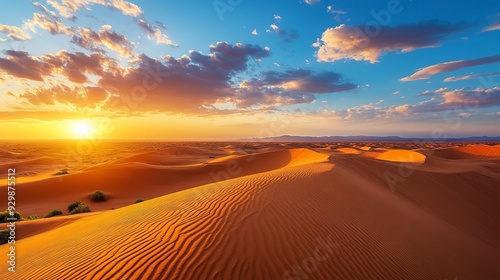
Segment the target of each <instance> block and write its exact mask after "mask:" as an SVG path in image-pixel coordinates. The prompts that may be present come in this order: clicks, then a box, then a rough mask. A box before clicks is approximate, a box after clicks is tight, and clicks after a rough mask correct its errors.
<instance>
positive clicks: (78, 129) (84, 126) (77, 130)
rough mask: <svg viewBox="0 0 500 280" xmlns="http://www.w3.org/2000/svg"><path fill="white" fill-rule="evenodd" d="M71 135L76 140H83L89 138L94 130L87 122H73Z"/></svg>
mask: <svg viewBox="0 0 500 280" xmlns="http://www.w3.org/2000/svg"><path fill="white" fill-rule="evenodd" d="M71 127H72V130H73V133H74V134H75V136H76V137H78V138H84V137H88V136H90V134H91V133H92V131H93V130H94V128H93V126H92V124H91V123H90V122H88V121H87V120H81V121H75V122H73V123H72V125H71Z"/></svg>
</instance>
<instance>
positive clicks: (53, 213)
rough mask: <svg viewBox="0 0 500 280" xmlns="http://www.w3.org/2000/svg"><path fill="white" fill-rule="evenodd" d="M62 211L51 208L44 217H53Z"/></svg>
mask: <svg viewBox="0 0 500 280" xmlns="http://www.w3.org/2000/svg"><path fill="white" fill-rule="evenodd" d="M62 214H63V212H61V211H60V210H52V211H50V213H49V214H47V216H45V218H50V217H54V216H57V215H62Z"/></svg>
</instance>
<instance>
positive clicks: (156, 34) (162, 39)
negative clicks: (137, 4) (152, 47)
mask: <svg viewBox="0 0 500 280" xmlns="http://www.w3.org/2000/svg"><path fill="white" fill-rule="evenodd" d="M138 24H139V27H140V28H142V29H143V30H144V31H146V32H147V33H148V38H149V39H155V40H156V43H157V44H165V45H170V46H172V47H177V44H174V43H173V42H172V40H170V39H169V38H168V36H167V35H166V34H163V33H162V32H161V30H160V28H158V27H156V26H153V25H151V24H149V23H148V22H147V21H146V20H144V19H139V21H138Z"/></svg>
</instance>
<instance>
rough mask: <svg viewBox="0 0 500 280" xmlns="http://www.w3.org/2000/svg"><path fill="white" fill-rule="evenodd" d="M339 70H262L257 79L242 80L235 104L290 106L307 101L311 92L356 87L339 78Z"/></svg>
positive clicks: (313, 99)
mask: <svg viewBox="0 0 500 280" xmlns="http://www.w3.org/2000/svg"><path fill="white" fill-rule="evenodd" d="M341 77H342V76H341V75H340V74H339V73H335V72H330V71H325V72H312V71H310V70H304V69H295V70H288V71H285V72H277V71H267V72H263V73H262V75H261V77H260V78H259V79H253V80H249V81H248V80H245V81H243V82H242V83H241V85H240V88H239V90H238V92H239V94H238V96H237V97H236V98H235V103H236V104H237V106H238V107H240V108H247V107H250V106H254V105H273V106H280V105H292V104H299V103H311V102H313V101H315V100H316V98H315V96H314V95H315V94H325V93H334V92H341V91H347V90H353V89H355V88H356V87H357V86H356V85H354V84H351V83H348V82H343V81H342V80H341Z"/></svg>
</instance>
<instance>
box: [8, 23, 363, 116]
mask: <svg viewBox="0 0 500 280" xmlns="http://www.w3.org/2000/svg"><path fill="white" fill-rule="evenodd" d="M103 28H104V29H109V27H103ZM209 50H210V52H209V54H203V53H201V52H198V51H190V52H189V54H188V55H183V56H181V57H179V58H174V57H171V56H168V55H167V56H165V57H163V58H160V59H154V58H150V57H148V56H147V55H145V54H141V55H138V56H136V57H135V58H134V59H133V60H130V61H129V65H128V66H127V67H124V66H119V65H118V64H117V61H116V60H114V59H110V58H108V57H106V56H105V55H103V54H102V53H97V52H96V53H93V54H91V55H86V54H84V53H79V52H78V53H68V52H66V51H60V52H58V53H56V54H47V55H41V56H31V55H29V54H28V53H26V52H18V51H6V52H5V53H6V54H7V57H6V58H0V73H1V74H0V76H5V75H10V76H13V77H16V78H18V79H21V80H23V79H26V80H31V81H37V82H43V84H42V85H40V86H31V87H29V88H27V89H26V90H25V91H24V92H22V93H20V94H16V98H18V99H20V100H22V101H23V102H24V104H29V105H31V106H54V108H60V107H57V106H60V105H65V106H67V107H70V108H75V109H82V110H83V109H85V110H87V109H96V108H99V109H100V110H99V111H109V112H122V113H127V112H129V113H132V111H131V110H130V109H133V112H134V113H135V112H139V113H153V112H172V113H191V114H206V113H213V114H223V113H224V114H227V113H241V112H252V110H276V107H277V106H280V105H292V104H302V103H312V102H315V101H316V95H318V94H330V93H335V92H341V91H348V90H353V89H356V88H357V86H356V85H354V84H351V83H349V82H346V81H344V80H343V79H342V75H341V74H339V73H335V72H331V71H323V72H314V71H310V70H305V69H293V70H287V71H266V72H262V73H260V74H259V75H258V76H257V77H255V78H251V79H249V80H242V79H243V77H244V75H242V74H245V73H247V72H246V71H247V70H248V68H249V67H250V66H253V65H252V61H259V60H261V59H263V58H266V57H269V56H270V49H269V48H268V47H264V48H262V47H260V46H258V45H251V44H228V43H225V42H219V43H217V44H215V45H211V46H210V48H209ZM254 63H256V62H254ZM4 74H5V75H4ZM89 75H92V77H93V79H92V81H91V80H89V77H88V76H89ZM60 78H64V79H66V80H67V81H69V82H67V81H66V80H64V79H62V80H61V79H60Z"/></svg>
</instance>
